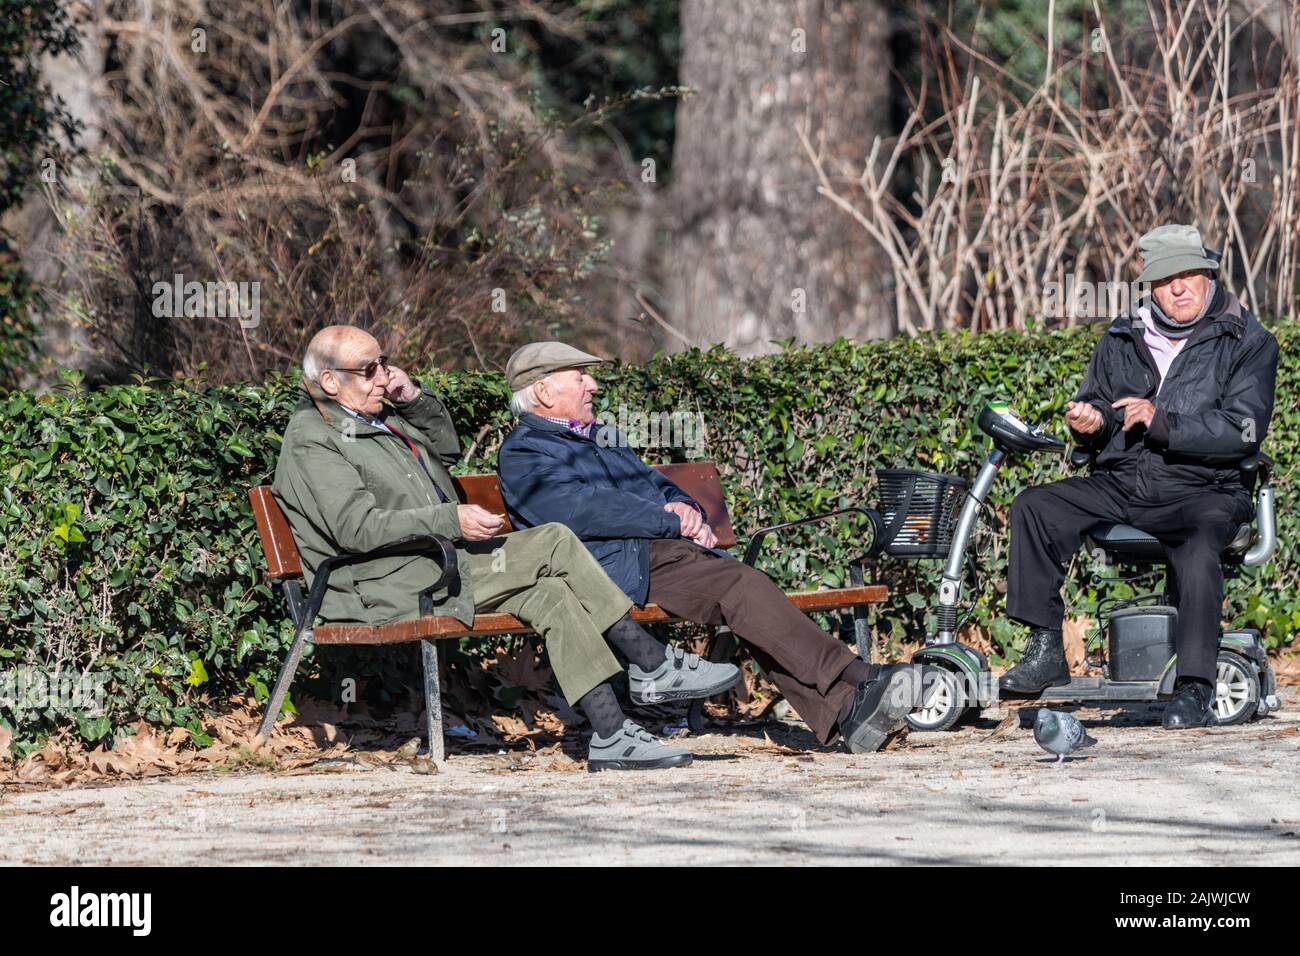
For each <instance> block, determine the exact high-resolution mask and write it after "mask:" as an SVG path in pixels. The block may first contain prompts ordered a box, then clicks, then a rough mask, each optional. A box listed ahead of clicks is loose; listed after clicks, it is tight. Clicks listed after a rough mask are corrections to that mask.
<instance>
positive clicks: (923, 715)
mask: <svg viewBox="0 0 1300 956" xmlns="http://www.w3.org/2000/svg"><path fill="white" fill-rule="evenodd" d="M966 707H967V704H966V691H965V689H964V688H963V687H962V681H961V678H960V677H959V676H958V675H957V674H954V673H953V672H952V671H950V670H949V669H948V668H946V667H938V666H930V667H925V668H923V670H922V677H921V706H920V707H918V708H917V709H916V710H914V711H912V712H911V713H910V714H908V715H907V726H909V727H911V728H912V729H913V730H948V729H950V728H951V727H952V726H953V725H954V724H956V723H957V721H959V720H961V716H962V714H964V713H965V712H966Z"/></svg>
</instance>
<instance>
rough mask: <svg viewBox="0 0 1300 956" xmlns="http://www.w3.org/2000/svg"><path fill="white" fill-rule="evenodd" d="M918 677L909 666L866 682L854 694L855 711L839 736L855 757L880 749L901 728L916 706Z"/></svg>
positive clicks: (845, 719) (841, 727)
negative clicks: (914, 699)
mask: <svg viewBox="0 0 1300 956" xmlns="http://www.w3.org/2000/svg"><path fill="white" fill-rule="evenodd" d="M916 683H917V679H916V676H915V675H914V674H913V672H912V668H911V666H910V665H905V666H903V667H900V668H898V669H897V670H890V671H888V672H884V673H881V674H880V676H879V677H876V678H875V679H874V680H867V681H863V682H862V683H861V684H859V685H858V686H857V689H856V690H855V691H854V692H853V708H852V709H851V710H850V711H849V715H848V717H846V718H844V720H842V721H841V722H840V734H841V735H842V736H843V737H844V742H845V743H846V744H848V745H849V751H850V752H851V753H855V754H864V753H872V752H874V751H877V750H879V749H880V748H881V747H882V746H883V745H884V743H885V741H886V740H888V739H889V735H890V734H892V733H893V732H894V731H896V730H899V729H900V728H902V726H903V724H904V723H905V722H906V720H907V715H908V714H909V713H911V712H912V708H913V706H914V705H915V702H914V701H913V697H915V696H916V695H915V692H914V690H915V685H916Z"/></svg>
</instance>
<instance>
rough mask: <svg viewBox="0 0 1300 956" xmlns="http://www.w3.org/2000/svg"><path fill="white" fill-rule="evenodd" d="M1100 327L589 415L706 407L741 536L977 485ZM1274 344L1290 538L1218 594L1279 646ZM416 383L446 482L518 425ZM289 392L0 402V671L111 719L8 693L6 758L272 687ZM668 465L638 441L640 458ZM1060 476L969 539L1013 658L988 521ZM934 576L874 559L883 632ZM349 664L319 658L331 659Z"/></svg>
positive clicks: (996, 541)
mask: <svg viewBox="0 0 1300 956" xmlns="http://www.w3.org/2000/svg"><path fill="white" fill-rule="evenodd" d="M1098 331H1099V330H1098V329H1097V328H1092V329H1080V330H1071V331H1066V332H1054V333H1048V334H1030V335H1017V334H1014V333H1008V334H1003V333H997V334H985V335H981V336H978V337H974V338H970V337H966V336H943V337H935V338H922V339H917V340H905V339H895V340H890V341H885V342H878V343H868V344H864V345H852V344H848V343H845V342H837V343H834V344H831V345H825V346H819V347H813V348H787V349H786V350H785V351H783V352H782V353H780V354H778V355H774V356H768V357H763V358H757V359H752V360H741V359H738V358H737V357H736V356H734V355H732V354H731V353H728V352H726V351H725V350H722V349H720V348H719V349H714V350H712V351H709V352H700V351H692V352H686V353H680V354H676V355H671V356H660V357H658V358H656V359H655V360H653V361H651V362H650V363H648V364H646V365H644V366H637V367H628V366H623V367H618V368H614V369H611V370H609V371H608V372H607V373H606V374H605V375H604V376H603V380H604V383H605V384H604V388H603V389H602V391H601V392H600V393H599V394H598V396H597V399H598V402H597V403H598V405H599V407H600V408H601V409H602V410H604V411H605V412H606V413H607V414H608V416H609V417H610V418H616V417H617V410H618V409H619V408H620V407H624V408H627V409H634V410H650V411H658V412H680V411H683V410H685V411H690V412H698V413H699V414H700V415H701V416H702V420H703V421H704V423H705V425H706V433H705V443H704V453H705V456H706V457H707V458H709V459H712V460H715V461H717V462H719V463H720V464H721V465H722V467H723V475H724V484H725V486H726V490H727V493H728V500H729V502H730V503H731V508H732V514H733V522H734V524H735V527H736V529H737V532H738V535H739V537H740V538H741V541H742V544H743V543H744V541H745V539H746V537H747V534H746V532H747V531H752V530H753V529H755V528H757V527H760V526H762V525H765V524H772V523H776V522H777V521H780V520H784V519H789V518H796V517H800V516H803V515H806V514H809V513H812V512H814V511H819V510H825V509H829V508H832V507H835V506H838V505H844V504H850V503H860V502H871V501H873V500H874V492H873V489H872V483H873V479H872V467H873V466H877V465H878V466H902V467H924V468H930V469H934V470H939V471H944V472H948V473H952V474H958V475H963V476H970V475H973V473H974V472H975V470H976V469H977V468H978V466H979V463H980V462H981V461H982V458H983V455H984V452H985V449H986V444H987V443H986V440H985V439H984V437H983V436H982V434H981V433H979V432H978V430H977V429H976V428H975V426H974V417H975V414H976V413H977V412H978V410H979V408H980V407H981V406H982V405H983V404H984V402H986V401H988V400H990V399H993V398H997V397H1004V398H1009V399H1011V400H1012V401H1013V402H1014V404H1015V405H1016V407H1017V409H1018V410H1019V411H1021V412H1022V413H1024V414H1026V415H1028V416H1029V417H1031V418H1036V419H1040V420H1048V419H1051V420H1055V421H1057V422H1058V428H1057V431H1058V433H1061V432H1063V426H1060V425H1059V419H1060V415H1061V414H1062V410H1063V408H1064V405H1065V402H1066V401H1067V400H1068V398H1069V397H1070V396H1071V394H1072V390H1073V389H1074V387H1075V386H1076V385H1077V382H1078V380H1079V378H1080V375H1081V374H1082V370H1083V368H1084V366H1085V364H1086V360H1087V356H1088V354H1089V351H1090V349H1091V347H1092V344H1093V342H1094V341H1095V340H1096V337H1097V335H1098ZM1276 331H1277V334H1278V335H1279V338H1280V339H1281V342H1282V354H1283V357H1284V359H1283V362H1284V364H1283V368H1282V370H1281V373H1280V376H1279V382H1278V395H1279V401H1278V406H1277V409H1276V412H1275V415H1274V419H1273V425H1272V429H1271V432H1270V435H1269V437H1268V440H1267V447H1268V450H1269V451H1270V452H1271V454H1272V455H1273V457H1274V458H1275V459H1276V460H1277V462H1278V473H1277V477H1276V485H1277V488H1278V497H1279V500H1280V502H1282V507H1281V509H1280V527H1279V536H1280V539H1281V541H1282V542H1283V546H1282V548H1281V549H1280V553H1279V556H1278V558H1277V559H1276V560H1275V561H1273V562H1272V563H1270V564H1269V565H1267V566H1266V567H1264V568H1262V569H1258V570H1256V571H1254V572H1249V573H1248V574H1247V575H1246V576H1245V577H1243V578H1242V579H1239V580H1237V581H1235V582H1233V583H1232V584H1231V585H1230V592H1229V593H1230V600H1231V602H1232V604H1231V606H1232V611H1233V615H1234V618H1235V619H1236V620H1242V621H1249V622H1250V623H1252V624H1254V625H1256V626H1259V627H1262V628H1264V629H1265V630H1266V632H1267V638H1268V641H1269V643H1270V645H1272V646H1278V645H1281V644H1284V643H1288V642H1290V641H1291V639H1292V635H1293V632H1294V630H1295V628H1296V627H1297V626H1300V564H1298V563H1297V562H1296V561H1295V560H1294V559H1293V558H1292V557H1291V553H1290V551H1289V549H1288V548H1287V547H1286V545H1287V543H1288V542H1292V541H1295V540H1297V537H1298V533H1300V529H1298V528H1297V521H1296V517H1295V515H1294V513H1293V511H1291V510H1290V509H1288V508H1287V507H1285V502H1286V501H1287V500H1288V499H1289V492H1290V490H1291V488H1292V484H1293V481H1294V477H1293V475H1294V471H1293V466H1292V463H1293V462H1294V461H1295V460H1296V454H1295V452H1296V447H1295V446H1296V443H1297V439H1298V438H1300V411H1298V410H1297V407H1296V403H1295V401H1294V399H1293V398H1292V396H1294V395H1295V394H1296V393H1297V386H1298V385H1300V382H1298V381H1297V378H1298V374H1297V373H1298V371H1300V363H1297V361H1296V359H1295V358H1294V355H1295V346H1296V345H1297V344H1300V334H1297V331H1296V328H1295V325H1294V324H1293V323H1286V324H1285V325H1284V326H1282V327H1280V328H1279V329H1277V330H1276ZM422 377H423V378H424V380H425V381H426V382H428V383H429V384H430V385H432V386H433V387H434V388H435V389H436V390H438V391H439V392H440V393H441V394H442V395H444V396H445V397H446V398H447V400H448V403H449V405H450V408H451V410H452V413H453V415H454V416H455V418H456V422H457V427H458V428H459V430H460V433H461V435H462V438H463V441H464V443H465V445H466V446H467V447H468V448H469V449H470V453H469V455H468V456H467V459H466V461H465V462H464V465H463V467H462V469H461V470H463V471H483V470H491V469H492V467H493V465H494V461H495V455H496V449H497V447H498V446H499V443H500V440H501V438H502V437H503V435H504V433H505V431H506V430H507V429H508V428H509V425H510V419H509V415H508V412H507V411H506V404H507V397H508V395H507V391H506V388H505V384H504V381H503V380H502V379H501V378H500V376H497V375H489V374H482V373H443V372H430V373H426V374H425V375H424V376H422ZM295 384H296V379H294V378H289V377H281V378H277V379H275V380H273V381H271V382H269V383H267V384H265V385H263V386H258V387H253V386H239V387H220V388H201V387H198V385H197V383H192V382H180V383H140V384H136V385H130V386H116V387H110V388H103V389H97V390H93V391H88V390H86V389H84V388H83V387H82V386H81V384H80V381H79V378H78V377H77V376H76V375H75V374H73V373H65V381H64V384H63V385H62V386H61V387H59V388H57V389H55V390H54V391H52V392H51V393H48V394H44V395H39V396H37V395H32V394H29V393H25V392H12V393H9V394H8V395H5V396H0V462H2V467H3V470H4V472H5V474H6V478H7V481H6V483H5V486H4V490H3V500H2V501H0V541H3V545H2V548H3V550H0V620H3V622H4V625H5V633H4V637H3V639H2V640H0V657H3V658H4V660H3V662H0V674H4V673H12V672H14V671H15V670H17V669H22V668H33V669H35V670H37V671H43V672H48V671H51V670H53V669H54V668H56V667H57V668H61V669H62V670H64V671H67V672H76V671H79V670H83V669H90V670H92V671H94V672H96V673H100V674H105V675H107V677H108V685H107V704H108V709H107V713H106V714H104V715H103V716H101V717H98V718H96V719H87V718H86V717H84V716H80V715H79V712H78V711H77V709H76V708H68V707H60V706H47V707H45V708H44V709H42V710H40V711H39V712H31V711H28V712H26V713H24V714H22V715H21V717H20V715H17V714H15V712H14V711H13V709H12V707H8V704H7V702H3V701H0V722H3V723H5V724H6V725H7V726H9V727H10V728H11V729H14V730H15V731H16V735H15V738H16V742H17V745H18V746H19V747H20V748H21V749H24V750H26V749H30V748H31V747H33V746H34V745H36V744H37V743H39V742H40V741H41V740H42V739H43V737H44V735H45V734H47V733H48V732H49V731H50V730H52V729H53V728H55V727H56V726H73V727H75V728H76V730H77V731H78V732H79V733H80V734H81V735H82V736H83V737H85V738H86V739H87V740H92V741H93V740H97V739H99V738H103V737H107V736H109V735H110V734H111V733H112V732H113V731H114V730H115V729H116V728H120V727H122V726H124V725H126V724H128V723H130V722H132V721H133V720H135V719H136V718H137V717H140V716H143V717H144V718H146V719H147V720H150V721H154V722H158V723H162V724H166V725H179V726H187V727H189V728H190V729H191V731H192V733H193V734H194V736H195V739H196V741H198V742H200V743H202V742H203V740H204V738H203V734H202V723H201V718H202V717H203V715H204V714H205V713H207V712H208V711H209V709H210V708H214V707H219V706H220V705H221V703H222V702H223V700H225V699H226V698H228V696H229V695H231V694H233V693H239V692H247V691H249V690H250V689H251V690H252V691H253V692H254V693H255V694H256V695H257V696H258V697H264V696H265V693H266V687H267V685H269V684H270V683H272V681H273V679H274V675H275V670H276V667H277V665H278V662H279V657H280V654H281V652H282V651H283V649H284V647H285V646H286V644H287V642H288V639H289V637H290V630H289V627H288V624H287V621H286V620H285V616H284V611H283V605H282V602H281V599H280V596H279V594H278V593H273V592H272V590H271V589H270V588H269V587H268V586H267V585H266V584H265V583H264V581H263V579H262V574H261V567H262V556H261V550H260V547H259V545H258V541H257V534H256V530H255V527H254V525H253V520H252V516H251V514H250V512H249V507H248V502H247V497H246V489H247V488H248V486H249V485H250V484H254V483H258V482H262V481H266V480H268V478H269V475H270V474H271V472H272V470H273V467H274V462H275V458H276V455H277V453H278V450H279V434H280V432H281V431H282V429H283V427H284V423H285V421H286V418H287V415H288V413H289V410H290V409H291V407H292V406H293V404H294V402H295V400H296V387H295ZM672 454H673V453H672V452H671V450H669V449H658V450H653V449H652V450H650V451H648V452H647V457H650V458H660V459H666V458H667V457H670V456H671V455H672ZM677 457H680V452H679V453H677ZM1066 473H1067V466H1066V465H1065V463H1064V461H1063V459H1061V458H1059V457H1047V456H1037V457H1034V458H1030V459H1021V460H1019V461H1017V462H1015V463H1014V464H1012V465H1011V466H1009V467H1008V468H1006V469H1005V470H1004V473H1003V475H1002V476H1001V478H1000V479H999V482H998V483H997V484H996V485H995V487H994V490H993V493H992V501H991V503H992V505H993V509H992V510H993V514H992V515H991V517H992V518H993V519H994V520H993V522H992V525H993V526H991V527H989V528H988V529H987V530H986V531H985V532H984V533H983V534H982V535H981V537H980V539H979V540H978V542H977V543H978V545H979V547H980V548H981V549H982V550H983V551H984V553H985V558H984V559H983V565H984V567H985V568H986V570H987V571H988V572H989V578H990V581H989V583H990V585H991V587H990V588H989V591H988V593H987V594H986V596H985V598H984V599H983V600H982V601H981V602H980V604H979V606H978V607H977V609H976V616H975V618H974V620H975V621H977V622H979V623H984V624H986V625H990V626H991V628H992V637H993V639H994V641H995V642H996V643H997V644H998V645H999V646H1000V647H1001V648H1002V649H1003V651H1004V652H1006V653H1008V654H1010V655H1011V656H1012V657H1014V656H1015V653H1016V648H1015V646H1014V643H1013V638H1015V637H1017V636H1018V635H1015V634H1014V632H1013V631H1012V630H1011V628H1009V627H1007V626H1006V625H1005V623H1004V622H1002V621H1001V620H1000V619H999V618H998V616H997V610H998V608H999V604H1000V596H999V594H998V590H997V587H996V585H997V584H998V583H999V579H1000V578H1001V575H1002V573H1003V568H1004V566H1005V549H1006V537H1005V534H1002V533H999V532H998V529H997V528H996V520H997V518H998V515H999V513H1001V514H1005V509H1006V507H1007V505H1009V503H1010V501H1011V499H1012V498H1013V497H1014V496H1015V494H1016V492H1018V491H1019V490H1020V489H1021V488H1022V487H1024V486H1026V485H1027V484H1029V483H1039V482H1044V481H1049V480H1052V479H1055V478H1058V477H1062V476H1063V475H1065V474H1066ZM857 544H858V541H857V539H856V537H855V532H854V529H853V528H852V527H851V526H848V525H846V526H843V527H841V529H840V531H839V533H838V534H832V533H823V532H820V531H818V530H816V529H813V530H809V531H807V532H806V533H805V534H804V535H803V536H802V537H796V538H795V539H792V540H791V541H790V542H789V550H784V551H779V550H777V549H769V550H768V558H769V560H768V561H767V563H766V565H765V566H766V567H767V569H768V570H769V571H770V572H771V573H772V574H773V576H774V577H776V578H777V579H778V580H780V581H781V583H782V584H784V585H787V586H791V585H796V584H810V583H815V582H817V581H821V582H824V583H826V584H830V585H834V584H838V583H839V581H840V579H839V569H841V568H842V566H843V563H844V558H845V556H846V555H847V554H850V553H852V551H853V549H854V548H855V547H856V546H857ZM936 574H937V562H934V561H927V562H902V561H888V560H882V561H881V562H879V563H878V564H877V565H876V566H874V567H873V569H872V571H871V572H870V573H869V577H870V578H873V579H876V580H882V581H885V582H887V583H889V584H890V585H891V587H892V589H893V592H892V593H893V597H892V599H891V603H890V604H889V605H888V607H887V608H886V609H884V611H883V615H884V618H885V620H887V621H888V622H889V623H890V624H892V625H893V630H892V633H893V634H894V635H895V637H898V636H902V635H908V634H911V635H915V634H918V633H921V632H922V629H923V628H924V625H925V621H924V610H923V609H924V606H925V605H926V604H928V603H929V601H930V599H931V595H932V594H933V591H934V580H935V576H936ZM1078 577H1079V579H1080V580H1082V578H1083V576H1082V575H1079V576H1078ZM1070 593H1071V595H1072V596H1074V597H1077V598H1078V600H1080V601H1084V600H1086V599H1087V598H1088V597H1089V595H1087V594H1082V595H1080V594H1078V593H1077V589H1075V588H1073V587H1072V588H1071V592H1070ZM341 654H343V652H342V651H338V652H332V653H331V654H329V655H323V657H324V658H326V660H325V661H324V665H325V666H326V667H328V666H332V665H331V664H330V661H331V660H332V659H334V658H336V656H337V655H341ZM361 661H362V662H361V663H358V660H357V658H355V657H354V658H351V659H349V664H348V666H350V667H351V668H353V670H352V671H351V673H354V674H355V673H367V674H376V673H380V672H383V673H382V674H381V676H383V674H388V675H389V676H392V675H402V674H405V673H406V671H405V670H404V668H406V667H407V664H409V663H410V662H409V661H407V660H406V658H405V657H404V656H403V655H399V654H394V653H386V654H374V655H372V656H365V655H363V656H362V658H361ZM321 665H322V662H321V660H320V657H313V658H312V659H311V662H310V663H309V667H308V669H307V671H306V672H305V673H306V677H310V676H311V674H312V673H316V674H317V675H321V674H322V672H321V671H320V670H319V668H320V667H321ZM359 666H365V667H367V668H371V669H369V670H364V671H358V670H356V668H357V667H359ZM313 668H316V670H314V671H313ZM306 677H305V678H304V679H306ZM318 679H320V678H319V677H318ZM400 679H406V678H404V677H402V678H400ZM379 683H380V684H383V681H380V682H379ZM298 686H301V685H298ZM0 690H2V688H0ZM0 696H3V695H2V694H0ZM7 707H8V709H6V708H7Z"/></svg>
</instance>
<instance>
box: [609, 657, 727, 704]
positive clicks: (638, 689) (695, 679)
mask: <svg viewBox="0 0 1300 956" xmlns="http://www.w3.org/2000/svg"><path fill="white" fill-rule="evenodd" d="M627 677H628V690H629V691H630V693H631V696H632V702H633V703H635V704H660V703H663V702H664V701H666V700H702V699H704V698H706V697H713V696H714V695H715V694H721V693H722V692H723V691H724V690H730V689H731V688H733V687H735V686H736V684H737V683H739V681H740V668H738V667H737V666H736V665H735V664H715V663H713V662H712V661H706V660H703V659H701V658H700V655H699V654H688V653H686V651H684V650H682V649H681V648H680V647H673V646H672V645H671V644H670V645H668V646H667V647H666V648H665V649H664V662H663V663H662V664H660V665H659V667H658V668H657V669H655V670H653V671H645V670H642V669H641V666H640V665H639V664H632V665H631V666H630V667H628V669H627Z"/></svg>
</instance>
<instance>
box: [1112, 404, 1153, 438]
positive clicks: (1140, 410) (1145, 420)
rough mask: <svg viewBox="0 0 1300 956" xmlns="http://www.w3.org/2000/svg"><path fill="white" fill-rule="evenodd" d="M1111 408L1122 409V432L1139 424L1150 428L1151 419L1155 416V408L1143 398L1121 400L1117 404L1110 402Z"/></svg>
mask: <svg viewBox="0 0 1300 956" xmlns="http://www.w3.org/2000/svg"><path fill="white" fill-rule="evenodd" d="M1111 408H1122V409H1124V431H1128V430H1129V429H1130V428H1132V427H1133V426H1134V425H1137V424H1138V423H1139V422H1140V423H1141V424H1143V425H1145V426H1147V427H1148V428H1150V427H1151V419H1152V418H1154V417H1155V414H1156V407H1155V406H1154V405H1152V404H1151V403H1150V402H1148V401H1147V400H1146V399H1145V398H1121V399H1120V400H1119V401H1117V402H1111Z"/></svg>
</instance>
